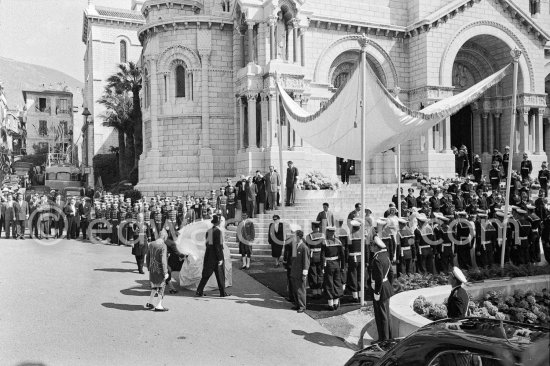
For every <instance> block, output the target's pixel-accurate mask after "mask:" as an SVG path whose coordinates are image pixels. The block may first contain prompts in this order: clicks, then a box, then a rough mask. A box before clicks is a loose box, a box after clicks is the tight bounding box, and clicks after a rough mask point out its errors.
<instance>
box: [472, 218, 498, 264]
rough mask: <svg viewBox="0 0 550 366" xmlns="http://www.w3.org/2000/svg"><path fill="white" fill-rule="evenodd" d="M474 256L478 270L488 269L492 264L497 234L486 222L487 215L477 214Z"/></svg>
mask: <svg viewBox="0 0 550 366" xmlns="http://www.w3.org/2000/svg"><path fill="white" fill-rule="evenodd" d="M475 225H476V242H475V254H476V264H477V266H478V267H479V268H488V267H490V266H491V265H492V264H493V258H494V257H495V253H494V248H495V244H496V239H497V232H496V230H495V228H494V227H493V225H492V224H491V223H488V222H487V214H485V213H479V214H478V215H477V220H476V224H475Z"/></svg>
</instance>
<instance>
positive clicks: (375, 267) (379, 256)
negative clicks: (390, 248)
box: [369, 249, 393, 341]
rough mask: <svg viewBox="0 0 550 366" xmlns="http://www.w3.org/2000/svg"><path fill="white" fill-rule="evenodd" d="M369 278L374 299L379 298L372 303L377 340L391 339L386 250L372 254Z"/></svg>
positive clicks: (390, 274)
mask: <svg viewBox="0 0 550 366" xmlns="http://www.w3.org/2000/svg"><path fill="white" fill-rule="evenodd" d="M369 277H370V278H369V282H370V286H371V288H372V289H373V291H374V295H375V297H377V296H378V295H379V296H380V298H379V299H378V300H376V298H375V299H374V301H373V303H372V304H373V308H374V320H375V322H376V328H377V330H378V340H379V341H383V340H387V339H391V338H392V333H391V324H390V297H391V296H392V295H393V287H392V283H393V271H392V266H391V261H390V258H389V257H388V252H387V251H386V249H381V250H380V251H378V252H376V253H374V255H373V259H372V265H371V267H370V276H369Z"/></svg>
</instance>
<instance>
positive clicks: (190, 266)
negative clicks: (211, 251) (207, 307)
mask: <svg viewBox="0 0 550 366" xmlns="http://www.w3.org/2000/svg"><path fill="white" fill-rule="evenodd" d="M212 226H213V225H212V224H211V223H210V221H198V222H195V223H192V224H189V225H186V226H184V227H182V228H181V229H180V230H179V235H178V239H177V240H176V245H177V247H178V250H179V251H180V252H181V253H183V254H186V255H187V256H188V257H187V259H186V260H185V261H184V262H183V266H182V267H181V271H180V274H179V282H180V286H181V287H183V288H186V289H189V290H193V291H195V290H196V289H197V286H198V285H199V282H200V280H201V276H202V265H203V261H204V252H205V251H206V232H207V231H208V229H210V228H211V227H212ZM220 229H221V231H222V233H224V234H225V219H224V218H223V217H222V222H221V224H220ZM224 236H225V235H224ZM223 256H224V259H225V287H230V286H231V285H232V282H233V275H232V270H231V254H230V252H229V247H228V246H227V245H226V244H225V240H224V244H223ZM217 289H218V285H217V283H216V277H215V276H211V277H210V279H209V280H208V282H207V283H206V287H205V288H204V290H205V291H209V290H217Z"/></svg>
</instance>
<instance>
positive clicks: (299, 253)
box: [290, 230, 310, 313]
mask: <svg viewBox="0 0 550 366" xmlns="http://www.w3.org/2000/svg"><path fill="white" fill-rule="evenodd" d="M303 238H304V232H303V231H302V230H296V236H295V240H296V255H294V253H292V254H293V255H292V257H293V258H292V264H291V268H290V281H291V282H292V290H293V291H294V299H295V306H294V307H293V308H292V310H297V311H298V312H299V313H303V312H304V311H305V310H306V281H307V274H308V272H309V265H310V263H309V262H310V252H309V248H308V246H307V245H306V244H305V243H304V241H303V240H302V239H303Z"/></svg>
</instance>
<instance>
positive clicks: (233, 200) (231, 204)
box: [227, 186, 237, 220]
mask: <svg viewBox="0 0 550 366" xmlns="http://www.w3.org/2000/svg"><path fill="white" fill-rule="evenodd" d="M236 204H237V195H236V194H235V188H234V187H233V186H229V189H228V192H227V220H232V219H235V207H236Z"/></svg>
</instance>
